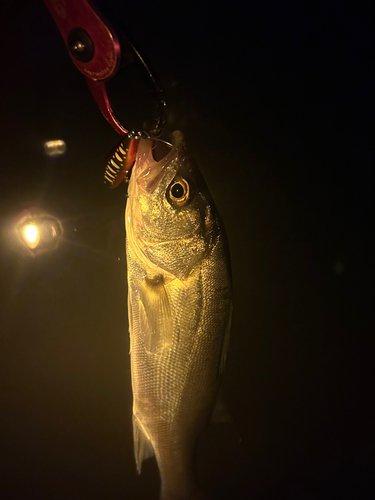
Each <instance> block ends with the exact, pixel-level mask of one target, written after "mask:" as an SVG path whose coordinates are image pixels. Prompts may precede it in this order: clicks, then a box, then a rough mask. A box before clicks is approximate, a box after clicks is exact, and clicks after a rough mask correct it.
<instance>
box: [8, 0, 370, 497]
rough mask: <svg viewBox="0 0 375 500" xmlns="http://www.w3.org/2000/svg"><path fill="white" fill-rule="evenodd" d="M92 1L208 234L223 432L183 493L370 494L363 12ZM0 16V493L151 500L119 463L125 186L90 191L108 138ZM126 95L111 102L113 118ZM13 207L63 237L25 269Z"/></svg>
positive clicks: (38, 37)
mask: <svg viewBox="0 0 375 500" xmlns="http://www.w3.org/2000/svg"><path fill="white" fill-rule="evenodd" d="M96 5H97V6H98V7H99V8H100V10H101V11H102V12H103V14H104V15H105V17H107V18H108V19H109V20H110V21H111V22H112V23H113V24H114V25H115V26H116V29H117V30H121V31H123V33H124V34H125V35H126V36H128V38H129V39H130V40H131V41H132V42H133V44H134V45H135V47H136V48H137V49H138V50H139V52H140V53H141V54H142V55H143V57H144V58H145V59H146V61H147V62H148V63H149V64H150V66H151V68H152V70H153V71H154V72H155V74H156V75H157V77H158V78H159V81H160V82H161V84H162V87H163V88H164V91H165V94H166V97H167V102H168V105H169V121H168V129H167V131H166V133H167V132H168V131H172V130H174V129H181V130H182V131H183V132H184V133H185V136H186V141H187V145H188V147H189V149H190V150H191V151H192V152H193V153H194V156H195V158H196V160H197V162H198V165H199V166H200V169H201V171H202V173H203V175H204V177H205V179H206V181H207V184H208V186H209V187H210V190H211V193H212V195H213V198H214V199H215V202H216V205H217V207H218V209H219V211H220V213H221V216H222V218H223V220H224V223H225V226H226V230H227V234H228V239H229V244H230V250H231V260H232V271H233V284H234V318H233V326H232V339H231V346H230V351H229V357H228V363H227V369H226V372H225V376H224V380H223V390H224V395H225V399H226V401H227V405H228V408H229V411H230V413H231V416H232V422H230V423H228V424H216V425H211V426H210V427H208V428H207V429H206V431H205V432H204V433H203V434H202V437H201V440H200V443H199V449H198V454H197V473H198V477H199V481H200V484H201V486H202V489H203V490H204V491H205V492H206V493H207V495H208V497H209V498H210V499H212V500H228V499H246V498H252V499H257V500H261V499H264V500H268V499H273V500H274V499H279V498H280V499H284V498H288V499H291V500H326V499H327V500H328V499H329V500H331V499H334V498H340V499H353V500H362V499H363V500H370V499H372V498H375V486H374V459H375V456H374V452H375V450H374V441H373V428H374V413H373V409H372V407H373V403H371V401H372V400H373V393H374V388H373V380H374V373H373V359H374V356H373V352H374V351H373V337H374V317H373V309H374V305H373V304H374V296H373V277H374V273H373V271H374V253H373V250H372V248H371V246H370V244H371V240H372V235H373V221H372V220H371V217H370V211H371V210H370V205H371V202H372V200H373V191H374V185H373V180H374V174H373V168H374V162H373V159H374V155H373V153H374V152H373V135H372V134H370V124H371V122H372V118H373V112H372V109H371V108H372V105H373V91H374V66H373V60H374V59H373V56H374V53H373V31H371V28H370V18H371V15H370V2H368V3H367V6H366V4H365V3H363V4H362V5H361V4H360V3H354V2H352V3H349V2H347V3H345V2H338V1H333V0H328V1H327V2H310V1H301V2H291V1H290V2H272V1H267V0H266V1H263V2H255V1H254V2H249V1H241V2H240V1H231V2H229V1H224V2H216V3H209V2H191V1H189V2H187V1H186V2H156V1H153V2H152V1H148V0H144V1H138V2H135V1H132V2H130V1H126V0H121V1H120V0H108V1H104V0H102V1H100V2H96ZM0 14H1V24H0V26H1V30H0V36H1V45H0V49H1V52H0V54H1V59H2V65H1V78H0V106H1V113H0V127H1V129H0V130H1V150H0V151H1V160H0V165H1V185H0V192H1V195H0V237H1V240H0V300H1V306H0V497H1V499H4V500H13V499H56V500H65V499H67V498H69V499H72V500H73V499H77V500H81V499H86V498H87V499H88V498H89V499H91V500H102V499H103V500H104V499H106V500H117V499H122V498H123V499H125V498H126V499H127V500H137V499H140V500H152V499H157V498H158V494H159V475H158V470H157V466H156V463H155V461H154V460H153V459H152V460H148V461H147V462H146V463H145V464H144V467H143V472H142V474H141V476H137V473H136V468H135V463H134V458H133V441H132V439H133V438H132V422H131V404H132V396H131V385H130V363H129V355H128V353H129V336H128V323H127V301H126V294H127V285H126V262H125V248H124V242H125V234H124V207H125V201H126V198H125V193H126V191H125V186H121V187H119V188H118V189H115V190H109V189H106V188H105V186H104V185H103V172H104V167H105V160H106V155H107V153H108V152H109V151H110V150H111V148H113V146H114V145H115V144H116V142H117V141H118V140H119V136H118V135H117V134H116V133H115V132H114V131H113V129H112V128H111V127H110V126H109V125H108V123H107V122H106V121H105V119H104V118H103V117H102V115H101V113H100V111H99V109H98V107H97V105H96V103H95V101H94V99H93V98H92V96H91V94H90V92H89V89H88V87H87V85H86V83H85V80H84V78H83V76H82V75H81V73H80V72H79V71H78V70H77V69H76V68H75V66H74V65H73V63H72V61H71V59H70V57H69V55H68V52H67V50H66V48H65V45H64V43H63V40H62V38H61V35H60V33H59V31H58V29H57V27H56V25H55V23H54V21H53V19H52V17H51V15H50V14H49V12H48V11H47V9H46V7H45V6H44V4H43V2H41V1H36V0H34V1H25V0H23V1H21V0H19V1H10V0H4V1H3V2H2V3H1V7H0ZM123 76H124V75H123ZM124 78H125V80H126V78H127V75H126V74H125V76H124ZM128 80H129V78H128ZM131 83H132V82H129V81H123V82H122V83H121V82H120V83H117V84H115V83H114V87H113V90H112V92H113V99H114V102H116V105H117V106H118V109H119V112H118V114H119V115H120V116H121V118H122V120H123V122H124V123H125V125H127V123H128V120H130V119H131V117H132V116H133V115H134V116H135V115H136V113H135V112H134V110H132V109H131V105H130V104H129V101H132V99H133V98H132V94H131V92H130V91H128V90H126V89H127V85H130V86H131ZM134 116H133V117H134ZM128 126H129V127H131V124H129V125H128ZM51 139H63V140H64V141H65V142H66V145H67V153H66V154H65V155H64V156H62V157H60V158H57V159H51V158H49V157H47V156H46V155H45V153H44V149H43V144H44V143H45V142H46V141H48V140H51ZM30 204H34V205H36V206H38V207H40V208H42V209H43V210H46V211H47V212H50V213H51V214H53V215H54V216H56V217H58V218H59V219H60V220H61V223H62V225H63V227H64V240H63V242H62V244H61V246H60V247H59V248H58V249H57V250H56V251H54V252H51V253H49V254H47V253H46V254H44V255H40V256H38V257H36V258H32V257H30V256H26V255H22V254H20V253H19V252H17V251H15V249H14V248H13V247H12V246H11V245H10V244H9V241H8V239H9V235H8V229H9V224H10V223H11V221H12V220H13V217H14V216H15V215H17V214H18V213H20V212H22V210H24V209H25V208H27V207H29V206H30Z"/></svg>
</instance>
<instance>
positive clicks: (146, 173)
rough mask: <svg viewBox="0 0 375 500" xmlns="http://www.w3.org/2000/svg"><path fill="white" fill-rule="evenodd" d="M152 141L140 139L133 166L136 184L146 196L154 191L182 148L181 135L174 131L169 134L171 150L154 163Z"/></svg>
mask: <svg viewBox="0 0 375 500" xmlns="http://www.w3.org/2000/svg"><path fill="white" fill-rule="evenodd" d="M153 140H157V139H141V142H140V144H139V147H138V151H137V158H136V163H135V166H134V170H135V172H134V173H135V176H136V182H137V184H138V186H139V188H140V189H141V190H142V191H144V192H145V193H148V194H151V193H153V192H154V191H155V189H156V188H157V187H158V185H159V184H160V181H161V180H162V179H163V177H164V174H165V172H166V171H167V169H168V167H169V166H170V165H171V163H172V162H173V160H175V159H176V157H177V156H178V154H179V151H180V150H181V148H182V147H183V146H184V135H183V133H182V132H181V131H179V130H176V131H174V132H173V133H172V134H171V143H172V148H171V150H170V151H169V152H168V153H167V154H166V155H165V156H164V157H163V158H162V159H161V160H159V161H155V160H154V158H153V155H152V144H153Z"/></svg>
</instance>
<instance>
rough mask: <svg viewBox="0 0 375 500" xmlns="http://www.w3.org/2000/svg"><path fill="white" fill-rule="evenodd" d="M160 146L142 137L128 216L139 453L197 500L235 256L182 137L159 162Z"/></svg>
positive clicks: (165, 489)
mask: <svg viewBox="0 0 375 500" xmlns="http://www.w3.org/2000/svg"><path fill="white" fill-rule="evenodd" d="M152 148H153V141H152V140H151V139H142V140H141V141H140V144H139V146H138V152H137V158H136V163H135V165H134V167H133V172H132V175H131V178H130V182H129V188H128V200H127V207H126V213H125V225H126V252H127V266H128V294H129V295H128V311H129V329H130V356H131V374H132V389H133V429H134V451H135V459H136V463H137V469H138V472H140V471H141V465H142V461H143V460H144V459H145V458H147V457H149V456H152V455H153V454H155V456H156V460H157V463H158V466H159V471H160V476H161V498H162V499H163V500H177V499H178V500H182V499H195V498H202V497H201V496H200V493H199V492H198V489H197V486H196V483H195V478H194V470H193V462H194V451H195V446H196V441H197V437H198V435H199V433H200V432H201V430H202V428H203V427H204V426H205V425H206V424H207V422H208V421H209V419H210V417H211V415H212V412H213V409H214V406H215V401H216V399H217V396H218V389H219V381H220V374H221V372H222V370H223V367H224V364H225V356H226V351H227V347H228V342H229V330H230V321H231V311H232V288H231V277H230V264H229V253H228V248H227V242H226V236H225V232H224V228H223V225H222V222H221V220H220V217H219V215H218V213H217V211H216V208H215V206H214V204H213V201H212V199H211V196H210V193H209V191H208V189H207V186H206V184H205V182H204V180H203V177H202V176H201V174H200V172H199V170H198V168H197V166H196V164H195V162H194V160H193V159H192V158H191V157H190V156H189V154H188V153H187V150H186V147H185V144H184V140H183V135H182V134H181V132H174V134H173V147H172V148H171V150H170V151H169V153H168V154H166V155H165V156H164V157H163V158H162V159H160V160H159V161H156V160H155V159H154V157H153V150H152Z"/></svg>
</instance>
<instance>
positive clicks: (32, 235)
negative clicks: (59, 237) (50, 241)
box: [24, 224, 38, 243]
mask: <svg viewBox="0 0 375 500" xmlns="http://www.w3.org/2000/svg"><path fill="white" fill-rule="evenodd" d="M24 232H25V238H26V239H27V241H28V242H30V243H35V242H36V240H37V238H38V229H37V227H36V226H34V225H33V224H30V225H29V226H27V227H26V228H25V231H24Z"/></svg>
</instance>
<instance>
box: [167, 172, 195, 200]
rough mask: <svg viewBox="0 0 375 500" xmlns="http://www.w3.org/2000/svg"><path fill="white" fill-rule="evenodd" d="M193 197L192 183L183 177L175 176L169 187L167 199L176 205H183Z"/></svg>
mask: <svg viewBox="0 0 375 500" xmlns="http://www.w3.org/2000/svg"><path fill="white" fill-rule="evenodd" d="M190 199H191V188H190V184H189V182H188V181H187V180H186V179H183V178H182V177H175V178H174V179H173V181H172V182H171V183H170V185H169V186H168V189H167V200H168V201H169V203H170V204H171V205H172V206H174V207H183V206H184V205H186V204H187V203H189V201H190Z"/></svg>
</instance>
